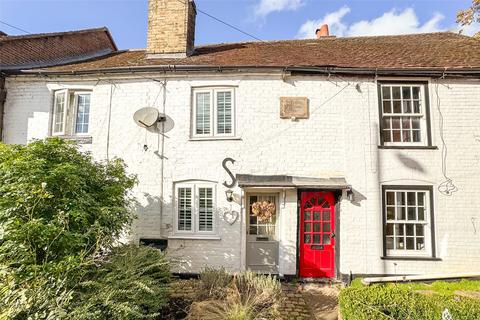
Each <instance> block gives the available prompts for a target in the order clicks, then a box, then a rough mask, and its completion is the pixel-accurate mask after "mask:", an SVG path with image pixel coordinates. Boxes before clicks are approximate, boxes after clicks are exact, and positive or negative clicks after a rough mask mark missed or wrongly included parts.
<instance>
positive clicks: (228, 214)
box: [223, 210, 239, 226]
mask: <svg viewBox="0 0 480 320" xmlns="http://www.w3.org/2000/svg"><path fill="white" fill-rule="evenodd" d="M238 216H239V213H238V211H234V210H229V211H225V212H224V213H223V219H224V220H225V221H226V222H227V223H228V224H229V225H231V226H232V225H233V224H234V223H235V222H237V220H238Z"/></svg>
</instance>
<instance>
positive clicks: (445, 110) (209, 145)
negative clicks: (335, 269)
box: [4, 75, 480, 275]
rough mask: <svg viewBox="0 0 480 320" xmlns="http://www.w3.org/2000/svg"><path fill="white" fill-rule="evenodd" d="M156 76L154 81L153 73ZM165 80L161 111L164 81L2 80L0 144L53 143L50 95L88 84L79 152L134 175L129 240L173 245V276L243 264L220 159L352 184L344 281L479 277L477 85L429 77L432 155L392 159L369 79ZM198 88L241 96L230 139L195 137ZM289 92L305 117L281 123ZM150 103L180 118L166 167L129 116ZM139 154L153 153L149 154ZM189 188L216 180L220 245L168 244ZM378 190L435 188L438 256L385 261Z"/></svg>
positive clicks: (285, 236) (343, 209)
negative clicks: (85, 138) (0, 135)
mask: <svg viewBox="0 0 480 320" xmlns="http://www.w3.org/2000/svg"><path fill="white" fill-rule="evenodd" d="M155 76H157V77H159V75H149V76H146V77H147V78H149V77H150V78H155ZM157 79H159V78H157ZM166 80H167V84H166V95H165V105H164V104H163V101H164V100H163V96H164V95H163V93H164V92H163V87H162V85H161V83H159V82H154V81H151V80H149V79H145V78H136V79H135V78H133V77H132V76H125V78H123V79H121V78H118V79H114V78H111V79H109V80H108V82H107V81H98V79H83V80H79V79H73V78H66V77H65V78H55V79H47V80H46V79H45V78H33V77H31V78H28V77H21V76H19V77H16V78H13V77H11V78H8V79H7V83H6V88H7V91H8V97H7V101H6V104H5V119H4V121H5V130H4V141H5V142H7V143H26V142H28V141H30V140H32V139H40V138H44V137H46V136H47V135H48V132H49V130H48V127H49V121H50V120H49V119H50V111H51V107H52V97H53V94H52V92H53V90H56V89H59V88H65V87H76V88H81V87H85V88H91V89H92V92H93V94H92V102H91V135H92V141H93V142H92V144H91V145H84V148H85V149H86V150H90V151H92V153H93V155H94V156H95V157H96V158H98V159H105V158H106V157H107V155H108V156H109V157H121V158H123V159H124V160H125V161H126V163H127V164H128V166H129V171H130V172H132V173H135V174H137V175H138V178H139V181H140V184H139V185H138V186H137V187H136V189H135V194H136V196H137V198H138V202H139V204H138V207H137V212H138V215H139V219H138V220H137V221H136V223H135V227H134V233H133V238H135V239H139V238H160V237H165V238H166V237H170V239H169V242H168V243H169V248H168V251H169V254H170V256H171V257H172V259H174V261H176V267H175V268H176V270H178V271H181V272H198V271H200V270H201V269H202V268H203V267H205V266H207V265H208V266H221V265H223V266H225V267H227V268H229V269H231V270H242V269H244V268H245V234H246V213H245V208H244V205H242V204H243V196H244V191H242V190H241V189H240V188H235V201H234V202H233V203H229V202H227V201H226V200H225V196H224V191H225V190H226V189H225V187H224V186H223V185H222V183H223V181H225V180H227V181H230V178H229V177H228V175H227V173H226V172H225V171H224V170H223V168H222V166H221V163H222V160H223V159H224V158H226V157H231V158H233V159H235V160H236V161H237V162H236V163H235V164H234V165H233V166H231V168H232V172H233V173H234V174H236V173H242V174H260V175H269V174H270V175H277V174H288V175H297V176H312V177H345V178H346V180H347V182H348V183H349V184H351V185H352V187H353V189H354V191H355V200H354V201H353V202H351V201H349V200H347V199H346V197H343V198H342V200H341V203H340V205H339V212H337V215H338V217H339V225H338V226H337V232H338V242H337V246H338V249H339V250H340V254H339V256H340V258H339V261H337V263H338V264H339V268H340V272H341V273H342V274H349V273H350V272H352V273H354V274H393V273H397V274H421V273H427V272H428V273H434V272H462V271H478V270H475V268H477V267H476V266H478V265H480V213H479V210H478V209H479V208H480V197H479V196H478V193H479V191H480V181H479V179H478V177H479V174H480V172H479V171H480V165H479V164H480V141H479V139H480V138H479V137H480V126H479V123H480V111H479V110H480V108H479V107H480V105H479V102H478V101H480V90H479V89H480V84H479V82H478V81H475V80H438V81H437V80H432V79H430V80H429V89H430V90H429V92H430V111H431V127H432V129H431V131H432V142H433V146H438V149H431V150H411V149H409V150H403V149H402V150H397V149H380V148H378V145H379V114H378V112H379V108H378V95H377V84H376V81H374V80H373V79H367V78H349V79H345V78H336V77H332V78H330V79H327V78H325V77H314V76H308V77H301V76H297V77H290V78H288V79H287V80H286V81H283V80H282V77H281V75H269V76H267V75H265V76H258V75H257V76H255V75H250V76H249V75H231V76H225V75H223V76H220V75H219V76H177V77H168V78H166ZM80 81H81V82H80ZM112 82H113V83H114V84H112ZM357 84H358V86H357ZM201 86H234V87H235V101H236V132H237V134H236V137H235V139H228V140H208V141H195V140H194V139H191V138H190V135H191V132H190V131H191V105H192V102H191V100H192V88H195V87H201ZM437 90H438V97H439V99H438V101H439V102H440V109H441V111H442V114H443V116H444V136H445V142H446V145H447V146H448V158H447V170H448V171H447V172H448V175H449V176H450V177H451V178H452V179H453V181H454V183H455V185H456V186H457V187H458V188H459V191H458V192H457V193H455V194H454V195H452V196H444V195H442V194H441V193H439V192H438V191H437V187H438V185H439V184H440V183H441V182H442V181H443V180H444V177H443V175H442V170H441V168H442V150H441V147H442V143H441V139H440V129H439V120H440V113H439V111H438V105H437V96H436V91H437ZM112 93H113V94H112ZM111 94H112V95H111ZM281 96H305V97H308V99H309V102H310V118H309V119H307V120H299V121H291V120H285V119H280V117H279V98H280V97H281ZM110 101H111V104H110ZM143 107H157V108H158V109H159V110H160V111H161V112H165V113H166V114H167V115H168V116H169V117H170V118H171V119H173V121H174V128H173V130H171V131H169V132H168V133H167V134H166V136H165V139H164V143H165V145H164V154H163V155H164V158H163V160H162V157H161V153H162V151H161V150H162V148H161V143H162V138H161V136H159V135H157V134H153V133H147V132H146V131H145V130H144V129H141V128H139V127H138V126H136V125H135V123H134V122H133V120H132V115H133V113H134V112H135V111H136V110H138V109H140V108H143ZM110 112H111V117H109V113H110ZM109 118H111V122H110V124H109V121H108V119H109ZM108 137H109V141H107V138H108ZM144 145H147V146H148V150H147V151H145V150H144ZM107 146H109V147H108V150H107ZM162 166H163V177H162ZM186 180H209V181H215V182H216V191H217V204H216V205H217V214H216V216H217V218H218V230H219V232H218V239H211V240H205V239H202V240H198V239H174V238H171V236H172V235H173V230H172V226H173V212H174V203H175V199H174V184H175V183H176V182H179V181H186ZM382 185H429V186H433V188H434V202H435V232H436V250H437V256H438V257H439V258H440V259H441V261H403V260H398V261H391V260H382V259H381V256H382V255H383V236H382V228H383V223H382V211H381V186H382ZM162 189H163V198H162V196H161V190H162ZM276 192H278V193H279V199H280V208H279V209H280V213H279V224H278V228H279V233H280V261H279V271H280V273H281V274H286V275H289V274H295V273H296V263H297V261H296V259H297V257H296V255H297V239H296V238H297V193H296V190H286V191H285V194H282V192H283V191H282V190H279V191H276ZM230 210H234V211H237V212H239V213H240V214H239V219H238V220H237V221H236V222H235V223H233V224H232V225H231V224H230V223H227V222H226V221H225V219H224V215H223V212H224V211H230ZM161 212H162V214H161ZM394 264H396V266H395V265H394Z"/></svg>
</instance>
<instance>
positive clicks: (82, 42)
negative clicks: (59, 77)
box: [0, 28, 117, 72]
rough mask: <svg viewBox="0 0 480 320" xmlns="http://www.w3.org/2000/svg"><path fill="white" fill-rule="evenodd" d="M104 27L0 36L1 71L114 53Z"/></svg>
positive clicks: (108, 34)
mask: <svg viewBox="0 0 480 320" xmlns="http://www.w3.org/2000/svg"><path fill="white" fill-rule="evenodd" d="M116 50H117V47H116V45H115V43H114V41H113V39H112V37H111V35H110V33H109V31H108V29H107V28H98V29H88V30H78V31H68V32H57V33H41V34H31V35H24V36H8V35H2V36H0V71H5V72H7V71H8V70H20V69H31V68H39V67H45V66H53V65H59V64H66V63H72V62H77V61H85V60H88V59H92V58H96V57H99V56H103V55H106V54H110V53H112V52H115V51H116Z"/></svg>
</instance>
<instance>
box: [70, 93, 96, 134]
mask: <svg viewBox="0 0 480 320" xmlns="http://www.w3.org/2000/svg"><path fill="white" fill-rule="evenodd" d="M79 95H89V96H90V108H89V110H88V131H87V132H77V114H78V96H79ZM73 96H74V99H73V108H74V112H73V123H72V134H73V135H76V136H86V135H90V115H91V111H92V92H91V91H74V92H73Z"/></svg>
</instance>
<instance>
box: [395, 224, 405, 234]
mask: <svg viewBox="0 0 480 320" xmlns="http://www.w3.org/2000/svg"><path fill="white" fill-rule="evenodd" d="M395 235H396V236H403V235H405V224H403V223H396V224H395Z"/></svg>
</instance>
